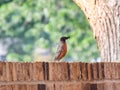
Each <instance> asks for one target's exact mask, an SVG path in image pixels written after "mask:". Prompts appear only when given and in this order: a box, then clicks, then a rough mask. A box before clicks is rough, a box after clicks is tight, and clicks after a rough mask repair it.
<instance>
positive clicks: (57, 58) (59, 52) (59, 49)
mask: <svg viewBox="0 0 120 90" xmlns="http://www.w3.org/2000/svg"><path fill="white" fill-rule="evenodd" d="M62 46H63V45H62V44H59V45H58V48H57V52H56V55H55V58H54V60H59V56H61V54H62Z"/></svg>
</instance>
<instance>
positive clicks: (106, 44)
mask: <svg viewBox="0 0 120 90" xmlns="http://www.w3.org/2000/svg"><path fill="white" fill-rule="evenodd" d="M73 1H74V2H75V3H76V4H77V5H78V6H79V7H80V8H81V9H82V10H83V12H84V13H85V15H86V17H87V19H88V21H89V23H90V25H91V27H92V31H93V35H94V37H95V39H96V42H97V45H98V49H99V52H100V56H101V60H102V61H111V62H113V61H116V60H117V61H120V0H73Z"/></svg>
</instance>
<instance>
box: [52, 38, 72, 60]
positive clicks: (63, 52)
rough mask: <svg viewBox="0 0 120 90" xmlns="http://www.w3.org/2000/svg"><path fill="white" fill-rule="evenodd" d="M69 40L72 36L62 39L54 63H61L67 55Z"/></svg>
mask: <svg viewBox="0 0 120 90" xmlns="http://www.w3.org/2000/svg"><path fill="white" fill-rule="evenodd" d="M69 38H70V36H68V37H65V36H62V37H61V38H60V41H59V45H58V48H57V52H56V54H55V57H54V61H60V59H62V58H63V57H64V56H65V55H66V53H67V44H66V40H67V39H69Z"/></svg>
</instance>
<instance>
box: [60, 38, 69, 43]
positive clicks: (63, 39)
mask: <svg viewBox="0 0 120 90" xmlns="http://www.w3.org/2000/svg"><path fill="white" fill-rule="evenodd" d="M69 38H70V37H61V38H60V41H63V42H65V41H66V40H67V39H69Z"/></svg>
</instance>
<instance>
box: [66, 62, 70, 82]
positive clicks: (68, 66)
mask: <svg viewBox="0 0 120 90" xmlns="http://www.w3.org/2000/svg"><path fill="white" fill-rule="evenodd" d="M67 70H68V80H70V65H69V63H67Z"/></svg>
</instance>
